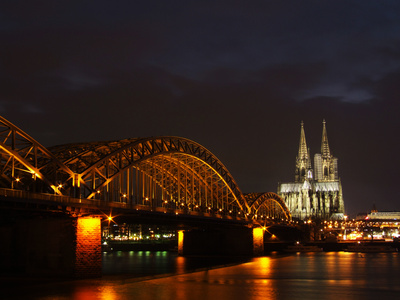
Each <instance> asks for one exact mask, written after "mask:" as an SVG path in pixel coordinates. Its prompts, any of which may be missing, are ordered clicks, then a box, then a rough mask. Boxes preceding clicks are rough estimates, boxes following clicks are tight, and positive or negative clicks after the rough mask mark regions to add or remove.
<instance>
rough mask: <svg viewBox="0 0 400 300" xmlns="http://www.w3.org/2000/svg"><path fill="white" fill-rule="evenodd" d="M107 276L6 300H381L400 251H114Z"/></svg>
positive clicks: (399, 265)
mask: <svg viewBox="0 0 400 300" xmlns="http://www.w3.org/2000/svg"><path fill="white" fill-rule="evenodd" d="M217 266H218V267H217ZM103 274H104V276H103V278H101V279H90V280H76V281H63V282H51V283H50V282H37V283H35V284H29V285H27V286H24V284H23V282H22V283H21V284H19V285H18V287H16V288H15V290H13V292H12V293H11V294H9V295H7V297H6V298H4V299H46V300H47V299H48V300H50V299H82V300H83V299H85V300H89V299H107V300H120V299H149V300H150V299H157V300H180V299H190V300H197V299H199V300H200V299H201V300H204V299H218V300H223V299H230V300H235V299H238V300H239V299H240V300H245V299H332V300H333V299H335V300H337V299H340V300H344V299H363V300H364V299H382V300H383V299H398V297H399V295H400V253H398V252H395V253H363V254H361V253H348V252H318V253H297V254H296V253H294V254H290V255H281V254H272V255H269V256H264V257H257V258H251V259H248V260H247V261H246V260H243V259H237V258H226V257H225V258H221V257H212V258H204V257H179V256H177V255H176V254H175V253H170V252H161V251H160V252H150V251H135V252H134V251H131V252H111V253H104V254H103ZM0 298H1V299H3V298H2V297H1V296H0Z"/></svg>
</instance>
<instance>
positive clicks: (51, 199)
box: [0, 188, 244, 220]
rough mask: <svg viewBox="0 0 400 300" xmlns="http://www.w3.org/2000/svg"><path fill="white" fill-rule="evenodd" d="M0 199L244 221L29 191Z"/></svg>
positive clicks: (0, 192)
mask: <svg viewBox="0 0 400 300" xmlns="http://www.w3.org/2000/svg"><path fill="white" fill-rule="evenodd" d="M0 197H4V198H6V199H7V198H8V199H10V201H13V200H15V199H18V200H19V201H22V202H25V201H23V200H26V202H30V203H40V202H42V203H46V204H48V203H52V204H56V205H57V204H59V205H61V206H74V205H77V206H80V207H87V208H92V209H97V208H98V209H104V208H118V209H126V210H140V211H148V212H152V211H154V212H159V213H168V214H175V215H188V216H197V217H208V218H218V219H227V220H244V219H243V218H240V217H238V216H234V215H233V216H230V215H224V214H218V213H212V212H201V211H190V210H183V209H173V208H166V207H152V206H150V205H140V204H131V203H126V202H107V203H104V202H102V201H100V200H96V199H79V198H73V197H70V196H62V195H51V194H44V193H33V192H29V191H22V190H15V189H5V188H0Z"/></svg>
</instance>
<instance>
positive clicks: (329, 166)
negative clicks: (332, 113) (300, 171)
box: [314, 120, 339, 181]
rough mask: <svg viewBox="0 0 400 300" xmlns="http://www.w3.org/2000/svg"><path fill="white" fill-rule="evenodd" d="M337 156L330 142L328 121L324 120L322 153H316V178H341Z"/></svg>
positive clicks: (331, 179)
mask: <svg viewBox="0 0 400 300" xmlns="http://www.w3.org/2000/svg"><path fill="white" fill-rule="evenodd" d="M337 161H338V160H337V158H336V157H333V155H332V154H331V150H330V148H329V143H328V133H327V131H326V122H325V120H323V122H322V142H321V153H320V154H315V155H314V168H315V179H316V180H318V181H334V180H339V174H338V165H337Z"/></svg>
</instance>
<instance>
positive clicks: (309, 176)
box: [278, 120, 344, 220]
mask: <svg viewBox="0 0 400 300" xmlns="http://www.w3.org/2000/svg"><path fill="white" fill-rule="evenodd" d="M278 195H279V196H280V197H281V198H282V199H283V200H284V201H285V203H286V205H287V207H288V208H289V210H290V212H291V214H292V217H293V218H295V219H300V220H306V219H310V218H319V219H323V220H328V219H342V218H343V217H344V202H343V194H342V185H341V183H340V179H339V173H338V159H337V158H336V157H334V156H333V155H332V153H331V151H330V148H329V143H328V135H327V131H326V122H325V120H324V121H323V129H322V143H321V153H318V154H315V155H314V168H313V167H312V158H311V156H310V149H309V148H307V143H306V135H305V132H304V124H303V122H302V123H301V130H300V144H299V151H298V155H297V158H296V168H295V176H294V182H291V183H280V184H279V185H278Z"/></svg>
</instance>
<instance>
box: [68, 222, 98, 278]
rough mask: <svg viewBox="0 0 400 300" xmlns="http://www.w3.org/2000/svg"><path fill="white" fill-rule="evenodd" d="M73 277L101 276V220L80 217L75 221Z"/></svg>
mask: <svg viewBox="0 0 400 300" xmlns="http://www.w3.org/2000/svg"><path fill="white" fill-rule="evenodd" d="M74 276H75V277H78V278H82V277H84V278H87V277H100V276H101V219H100V218H96V217H80V218H78V219H77V221H76V248H75V266H74Z"/></svg>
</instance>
